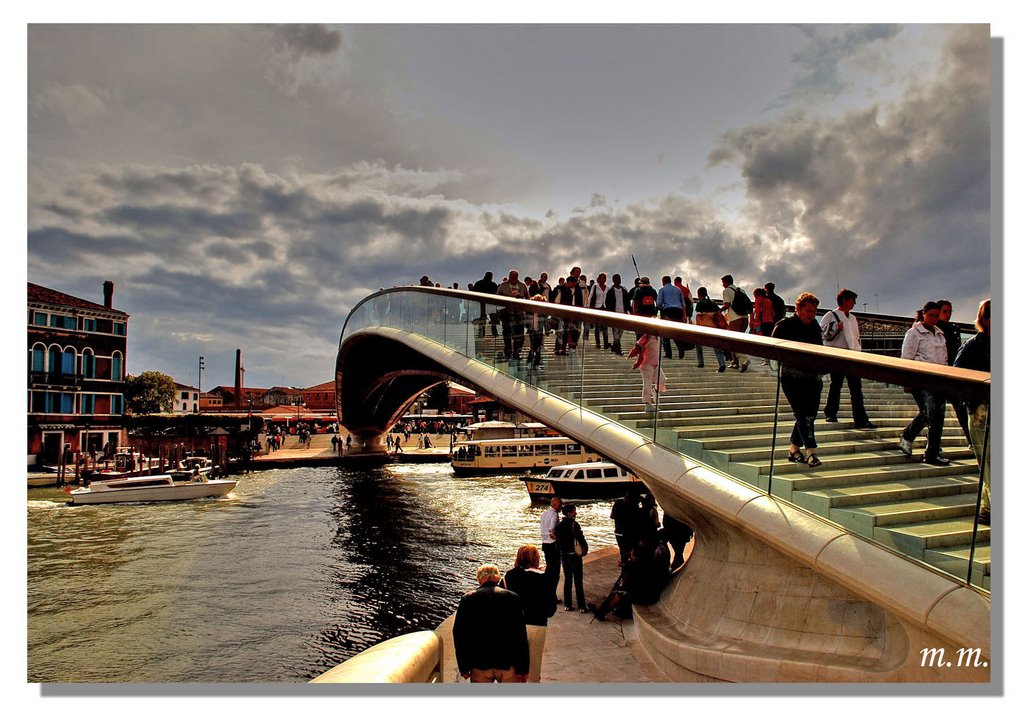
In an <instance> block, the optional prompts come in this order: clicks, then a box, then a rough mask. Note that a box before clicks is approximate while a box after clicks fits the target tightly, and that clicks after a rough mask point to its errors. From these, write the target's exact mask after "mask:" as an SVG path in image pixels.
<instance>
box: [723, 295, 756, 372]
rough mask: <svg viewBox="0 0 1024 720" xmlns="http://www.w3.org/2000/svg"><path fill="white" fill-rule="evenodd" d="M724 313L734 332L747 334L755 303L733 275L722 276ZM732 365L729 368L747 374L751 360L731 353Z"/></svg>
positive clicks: (740, 354) (739, 354)
mask: <svg viewBox="0 0 1024 720" xmlns="http://www.w3.org/2000/svg"><path fill="white" fill-rule="evenodd" d="M722 288H723V290H722V312H724V313H725V319H726V322H728V323H729V329H730V330H732V331H733V332H739V333H745V332H746V331H747V326H748V325H749V323H750V318H749V316H750V311H751V310H753V309H754V303H753V302H751V300H750V297H749V296H748V295H747V294H746V293H745V292H744V291H743V288H740V287H737V286H736V285H734V284H733V279H732V275H723V276H722ZM730 355H732V363H730V365H729V367H731V368H739V371H740V372H746V371H747V368H748V367H750V360H749V359H748V358H747V356H746V355H743V354H742V353H730Z"/></svg>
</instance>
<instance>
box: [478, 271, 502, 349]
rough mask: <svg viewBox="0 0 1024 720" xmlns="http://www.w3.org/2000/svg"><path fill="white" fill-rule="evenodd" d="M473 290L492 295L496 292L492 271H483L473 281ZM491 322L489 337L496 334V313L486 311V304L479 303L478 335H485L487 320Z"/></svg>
mask: <svg viewBox="0 0 1024 720" xmlns="http://www.w3.org/2000/svg"><path fill="white" fill-rule="evenodd" d="M473 292H478V293H486V294H488V295H494V294H496V293H497V292H498V283H496V282H494V273H492V272H491V271H490V270H488V271H487V272H485V273H484V276H483V277H482V278H480V279H479V280H477V281H476V282H475V283H473ZM488 319H489V320H490V323H491V337H497V336H498V314H497V313H490V314H488V312H487V306H486V305H485V304H484V303H480V317H479V319H478V320H477V322H479V323H480V328H479V329H480V337H483V336H484V335H486V334H487V333H486V330H487V320H488Z"/></svg>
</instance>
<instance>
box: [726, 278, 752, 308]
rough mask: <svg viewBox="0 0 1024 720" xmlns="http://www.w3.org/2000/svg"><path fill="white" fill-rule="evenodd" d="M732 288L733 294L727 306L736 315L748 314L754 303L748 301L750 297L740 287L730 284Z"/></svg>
mask: <svg viewBox="0 0 1024 720" xmlns="http://www.w3.org/2000/svg"><path fill="white" fill-rule="evenodd" d="M732 289H733V292H734V293H735V294H734V295H733V298H732V303H731V304H730V305H729V308H730V309H731V310H732V311H733V312H734V313H736V314H737V315H749V314H750V311H751V310H753V309H754V304H753V303H752V302H750V298H749V297H747V294H746V293H745V292H743V290H742V289H740V288H738V287H736V286H735V285H733V286H732Z"/></svg>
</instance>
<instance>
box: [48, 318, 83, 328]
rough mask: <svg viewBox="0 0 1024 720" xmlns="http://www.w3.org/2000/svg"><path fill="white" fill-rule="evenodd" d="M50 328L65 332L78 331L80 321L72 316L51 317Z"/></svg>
mask: <svg viewBox="0 0 1024 720" xmlns="http://www.w3.org/2000/svg"><path fill="white" fill-rule="evenodd" d="M50 327H55V328H61V329H63V330H77V329H78V321H77V320H75V318H74V317H72V316H71V315H51V316H50Z"/></svg>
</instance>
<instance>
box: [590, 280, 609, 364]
mask: <svg viewBox="0 0 1024 720" xmlns="http://www.w3.org/2000/svg"><path fill="white" fill-rule="evenodd" d="M608 290H609V287H608V275H607V273H603V272H602V273H598V275H597V282H596V283H595V284H594V285H593V286H591V288H590V295H589V297H588V298H587V301H586V302H587V307H588V308H593V309H594V310H604V303H605V299H606V298H607V296H608ZM602 337H603V338H604V347H605V348H607V347H608V326H607V325H595V326H594V342H595V343H596V344H597V349H598V350H600V349H601V338H602Z"/></svg>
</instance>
